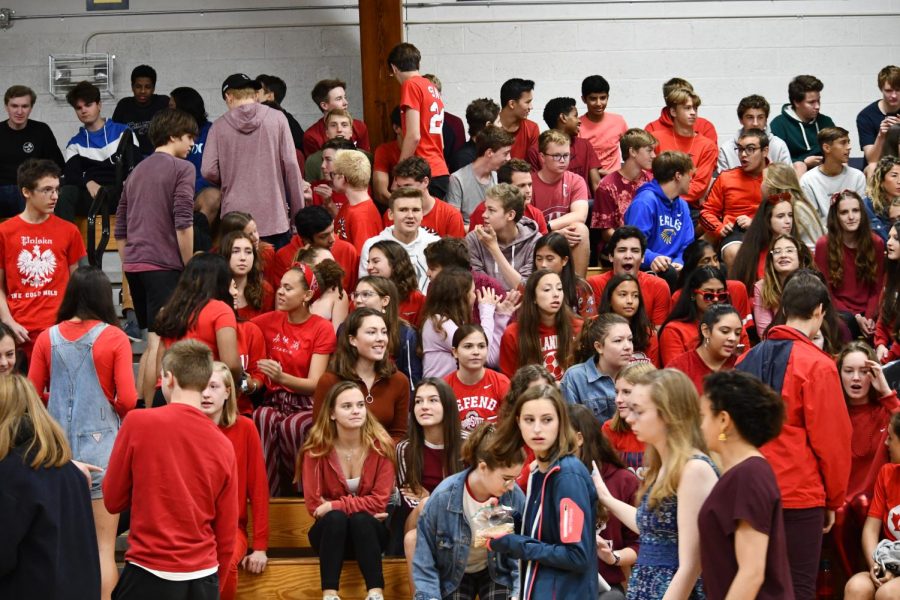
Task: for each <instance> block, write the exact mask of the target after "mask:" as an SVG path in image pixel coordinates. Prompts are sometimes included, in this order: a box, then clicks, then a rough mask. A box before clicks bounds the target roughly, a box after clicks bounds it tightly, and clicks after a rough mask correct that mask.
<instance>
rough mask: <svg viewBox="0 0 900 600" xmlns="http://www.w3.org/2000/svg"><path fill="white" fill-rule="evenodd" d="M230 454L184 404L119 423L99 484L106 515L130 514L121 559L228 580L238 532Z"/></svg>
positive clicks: (205, 419) (235, 483)
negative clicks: (212, 573)
mask: <svg viewBox="0 0 900 600" xmlns="http://www.w3.org/2000/svg"><path fill="white" fill-rule="evenodd" d="M237 488H238V476H237V468H236V466H235V458H234V449H233V448H232V446H231V443H229V441H228V439H227V438H226V437H225V436H224V435H222V433H221V432H220V431H219V428H218V427H217V426H216V424H215V423H213V422H212V421H211V420H210V419H209V417H207V416H206V415H204V414H203V413H202V412H200V411H199V410H198V409H196V408H194V407H193V406H189V405H187V404H181V403H174V404H167V405H166V406H162V407H160V408H154V409H152V410H150V409H147V410H136V411H132V412H131V413H129V415H128V417H127V418H126V419H125V420H124V421H123V422H122V428H121V429H120V430H119V435H118V437H117V438H116V443H115V445H114V446H113V450H112V455H111V456H110V457H109V466H108V467H107V469H106V477H105V478H104V479H103V503H104V504H105V505H106V510H108V511H109V512H111V513H120V512H122V511H123V510H125V509H127V508H129V507H130V508H131V530H130V532H129V534H128V544H129V546H128V550H127V551H126V552H125V560H126V561H128V562H133V563H136V564H138V565H140V566H142V567H146V568H148V569H153V570H156V571H165V572H169V573H191V572H194V571H202V570H204V569H209V568H212V567H215V566H216V565H218V568H219V581H220V582H224V581H225V574H226V572H227V571H228V565H229V561H230V560H231V555H232V553H233V552H234V538H235V533H236V531H237V525H238V514H239V513H238V505H237V500H238V489H237Z"/></svg>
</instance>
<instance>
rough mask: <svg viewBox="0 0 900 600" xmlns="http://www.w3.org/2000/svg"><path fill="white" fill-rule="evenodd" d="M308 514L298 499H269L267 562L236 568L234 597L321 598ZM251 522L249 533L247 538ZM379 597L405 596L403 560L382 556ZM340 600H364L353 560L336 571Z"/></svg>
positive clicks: (362, 584) (250, 599) (253, 599)
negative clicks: (261, 567)
mask: <svg viewBox="0 0 900 600" xmlns="http://www.w3.org/2000/svg"><path fill="white" fill-rule="evenodd" d="M313 522H314V521H313V518H312V516H310V514H309V511H307V510H306V505H305V504H304V502H303V500H302V499H299V498H272V499H271V500H269V564H268V566H267V567H266V570H265V571H264V572H263V573H262V574H261V575H252V574H250V573H247V572H246V571H243V570H241V571H239V575H238V592H237V597H238V598H239V600H270V599H271V600H320V599H321V598H322V587H321V585H320V583H319V581H320V580H319V559H318V558H316V556H315V554H314V553H313V550H312V548H311V547H310V545H309V537H308V533H309V530H310V528H311V527H312V525H313ZM252 527H253V524H252V522H251V523H250V529H251V532H250V535H251V539H252ZM383 569H384V581H385V588H384V597H385V598H390V599H392V600H394V599H401V598H408V597H409V576H408V574H407V570H406V561H404V560H403V559H402V558H386V559H384V562H383ZM340 596H341V598H342V599H343V600H363V599H364V598H365V597H366V586H365V582H364V581H363V578H362V574H360V572H359V567H357V565H356V562H355V561H349V560H348V561H346V562H345V563H344V569H343V571H342V573H341V589H340Z"/></svg>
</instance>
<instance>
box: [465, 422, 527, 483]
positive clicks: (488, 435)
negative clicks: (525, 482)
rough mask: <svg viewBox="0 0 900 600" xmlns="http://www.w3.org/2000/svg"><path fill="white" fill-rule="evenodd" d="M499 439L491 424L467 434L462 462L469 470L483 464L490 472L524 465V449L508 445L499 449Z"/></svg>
mask: <svg viewBox="0 0 900 600" xmlns="http://www.w3.org/2000/svg"><path fill="white" fill-rule="evenodd" d="M499 439H500V438H499V436H498V435H497V428H496V426H495V425H494V424H493V423H482V424H481V425H479V426H478V427H476V428H475V430H474V431H472V433H471V434H469V437H468V438H466V442H465V444H463V447H462V459H463V462H465V464H466V465H467V466H468V467H469V468H471V469H475V468H477V467H478V463H484V464H485V466H487V468H488V469H490V470H491V471H496V470H497V469H505V468H507V467H514V466H516V465H524V464H525V448H524V447H523V446H510V445H508V444H504V445H502V447H501V445H500V444H499V443H498V441H499Z"/></svg>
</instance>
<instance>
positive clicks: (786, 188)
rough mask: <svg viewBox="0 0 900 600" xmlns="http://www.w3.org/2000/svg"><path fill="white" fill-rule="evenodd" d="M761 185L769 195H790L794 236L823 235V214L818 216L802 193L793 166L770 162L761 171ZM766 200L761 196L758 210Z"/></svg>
mask: <svg viewBox="0 0 900 600" xmlns="http://www.w3.org/2000/svg"><path fill="white" fill-rule="evenodd" d="M763 185H764V186H765V188H766V193H767V194H768V195H769V196H773V195H777V194H779V193H781V192H788V193H789V194H790V195H791V205H792V207H793V209H794V225H793V229H792V230H791V232H792V233H793V234H794V237H795V238H797V239H801V240H817V239H819V238H820V237H822V236H823V235H825V227H824V225H822V221H823V218H822V217H824V215H823V216H822V217H820V216H819V211H818V209H817V208H816V207H815V206H813V204H812V203H811V202H810V201H809V200H808V199H807V198H806V196H805V195H804V193H803V189H802V188H801V187H800V180H799V179H797V172H796V171H795V170H794V167H792V166H791V165H786V164H784V163H771V164H770V165H769V166H768V167H766V170H765V172H764V173H763ZM767 201H768V200H767V199H766V198H763V204H762V205H760V210H763V206H764V205H765V203H766V202H767ZM765 226H766V228H767V229H768V228H769V224H768V223H765Z"/></svg>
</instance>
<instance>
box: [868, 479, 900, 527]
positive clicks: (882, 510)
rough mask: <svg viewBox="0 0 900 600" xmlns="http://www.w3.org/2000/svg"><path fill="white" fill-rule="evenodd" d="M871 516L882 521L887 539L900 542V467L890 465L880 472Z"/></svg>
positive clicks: (870, 509) (870, 511)
mask: <svg viewBox="0 0 900 600" xmlns="http://www.w3.org/2000/svg"><path fill="white" fill-rule="evenodd" d="M869 516H870V517H872V518H874V519H880V520H881V522H882V532H883V533H884V537H885V538H886V539H888V540H890V541H892V542H894V541H897V540H900V465H897V464H893V463H889V464H886V465H884V466H883V467H881V470H880V471H878V478H877V479H876V480H875V497H874V498H873V499H872V504H870V505H869Z"/></svg>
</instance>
